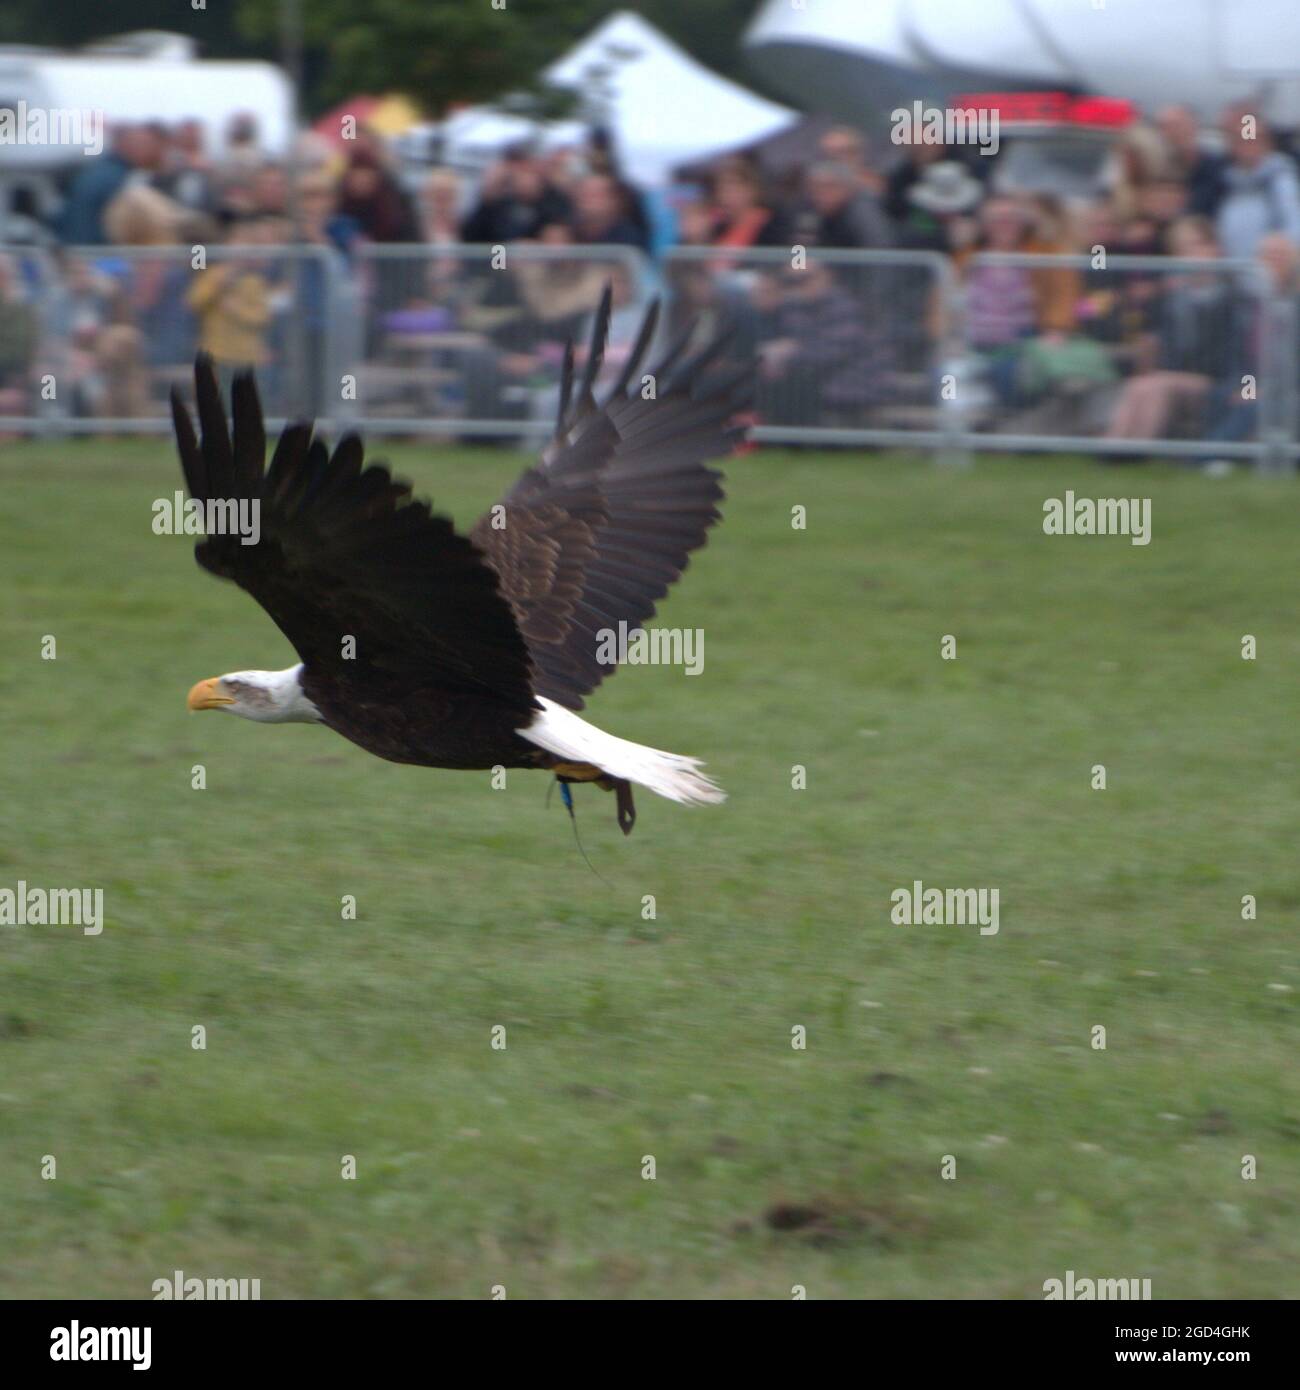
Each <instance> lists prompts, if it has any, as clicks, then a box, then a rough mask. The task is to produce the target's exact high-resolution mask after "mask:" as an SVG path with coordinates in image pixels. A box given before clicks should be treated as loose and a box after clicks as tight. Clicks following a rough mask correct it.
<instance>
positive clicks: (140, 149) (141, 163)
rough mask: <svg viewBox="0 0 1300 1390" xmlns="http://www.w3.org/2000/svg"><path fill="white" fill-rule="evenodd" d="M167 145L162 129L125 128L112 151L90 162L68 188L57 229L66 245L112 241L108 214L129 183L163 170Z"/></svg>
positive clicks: (142, 126)
mask: <svg viewBox="0 0 1300 1390" xmlns="http://www.w3.org/2000/svg"><path fill="white" fill-rule="evenodd" d="M162 154H163V142H162V140H161V138H160V136H159V133H158V128H157V127H156V126H150V125H129V126H121V127H119V129H118V130H117V132H116V134H115V135H114V137H113V140H112V144H111V146H110V148H109V149H108V151H107V152H106V153H104V154H102V155H100V156H99V157H98V158H97V159H92V160H88V161H87V162H86V164H85V166H84V167H83V168H82V169H81V170H80V171H79V172H78V173H77V175H76V177H75V178H74V179H73V181H72V186H71V187H70V188H69V189H68V195H67V197H66V199H65V200H64V204H63V208H62V210H61V211H60V213H59V217H58V221H57V225H56V230H57V232H58V236H59V240H60V241H61V242H63V244H64V245H65V246H102V245H103V244H104V242H105V241H106V240H107V239H108V238H107V234H106V233H105V230H104V222H103V218H104V213H105V211H106V210H107V208H108V205H109V204H110V203H111V202H112V201H113V199H114V198H116V197H117V196H118V194H119V193H120V192H121V191H122V190H123V188H125V187H126V185H127V183H128V181H130V180H136V181H143V182H148V180H149V179H150V178H151V177H152V176H153V174H154V173H156V172H157V171H158V169H159V167H160V164H161V161H162Z"/></svg>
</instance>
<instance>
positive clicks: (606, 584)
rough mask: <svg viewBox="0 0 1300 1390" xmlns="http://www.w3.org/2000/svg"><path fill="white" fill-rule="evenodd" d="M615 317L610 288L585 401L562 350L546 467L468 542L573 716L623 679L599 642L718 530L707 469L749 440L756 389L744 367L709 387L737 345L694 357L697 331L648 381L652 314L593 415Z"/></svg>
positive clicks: (715, 486) (517, 488)
mask: <svg viewBox="0 0 1300 1390" xmlns="http://www.w3.org/2000/svg"><path fill="white" fill-rule="evenodd" d="M609 315H610V294H609V291H608V290H606V291H605V295H604V297H603V298H602V300H601V304H600V309H599V310H598V311H597V314H596V319H595V326H594V328H593V331H592V340H591V348H590V351H589V353H588V355H587V361H586V363H585V365H584V370H583V375H582V379H581V381H580V382H578V384H577V389H576V390H575V389H574V371H573V355H572V350H570V351H569V352H568V353H566V356H565V364H564V379H563V385H562V390H561V399H560V410H559V418H558V420H557V423H556V429H555V435H554V438H553V439H552V440H551V442H550V443H549V444H548V446H547V448H546V449H545V450H544V451H543V454H542V459H541V462H540V463H539V464H538V465H537V466H536V467H534V468H530V469H529V470H528V471H527V472H526V473H525V474H524V475H523V476H522V477H521V478H520V479H519V481H518V482H517V483H516V484H515V485H514V487H513V488H512V489H511V490H510V492H508V493H507V494H506V496H505V497H504V498H503V499H502V501H501V502H500V503H499V504H498V505H497V506H496V507H494V508H492V509H491V510H490V511H489V512H487V514H486V515H484V516H483V517H482V518H481V519H480V520H479V521H478V523H477V524H476V525H475V527H474V529H473V531H472V532H471V533H470V534H471V535H472V537H473V539H474V541H475V543H476V544H477V545H479V546H480V547H481V548H482V550H483V551H484V553H485V554H486V555H487V556H488V558H489V559H490V560H491V562H492V565H493V567H494V568H495V569H496V571H497V573H498V574H499V575H500V576H501V586H502V589H503V591H504V593H505V595H506V597H507V598H508V599H509V600H510V603H511V604H512V606H513V608H514V611H515V615H516V617H517V619H518V622H519V626H520V628H521V630H522V632H523V635H524V638H525V640H526V641H527V643H528V650H529V652H530V653H531V655H532V658H533V665H534V668H535V669H534V677H533V687H534V690H535V691H536V693H537V694H539V695H545V696H547V697H548V698H550V699H552V700H555V701H557V702H558V703H559V704H562V705H565V706H566V707H567V708H569V709H574V710H578V709H582V707H583V699H582V697H583V696H584V695H585V694H587V693H589V692H590V691H591V690H593V689H595V687H596V686H597V685H598V684H599V683H600V681H601V680H602V679H603V678H604V677H605V676H606V675H608V674H609V673H610V671H612V670H613V669H615V668H614V667H613V666H611V665H609V664H603V663H602V662H601V661H600V659H599V657H600V655H601V651H602V646H605V645H606V644H603V643H602V641H601V637H600V634H601V632H602V631H604V630H608V631H613V632H617V631H618V626H619V623H620V622H622V623H626V624H627V628H628V630H629V631H633V630H635V629H636V628H638V627H640V626H641V625H642V624H643V623H644V622H645V621H646V620H647V619H648V618H649V617H651V615H652V614H653V613H654V611H655V604H656V603H657V602H658V600H659V599H661V598H662V597H663V596H664V594H665V593H667V591H668V586H669V585H670V584H671V583H672V582H673V581H674V580H675V579H676V578H677V577H678V576H679V575H680V574H681V572H682V571H683V570H684V569H685V568H686V565H687V563H688V558H689V556H690V553H691V551H693V550H695V549H697V548H698V547H699V546H701V545H703V544H704V541H705V538H706V533H707V532H708V529H709V527H710V526H712V525H713V523H714V522H715V521H717V520H718V518H719V515H720V514H719V512H718V508H717V504H718V502H719V501H720V500H721V498H722V495H723V494H722V486H721V482H720V478H721V474H719V473H718V472H717V471H716V470H715V469H712V468H708V467H706V466H705V463H704V460H706V459H711V458H717V457H719V456H722V455H725V454H728V453H730V452H731V451H732V449H733V448H734V447H735V445H736V443H737V442H738V441H739V439H740V438H741V437H742V436H743V434H744V427H743V426H742V425H738V424H737V423H736V417H737V415H738V413H739V412H740V411H742V410H743V409H744V408H745V406H746V404H747V403H748V400H749V397H750V392H751V390H752V383H753V378H754V371H753V365H752V364H751V363H749V362H745V363H743V364H742V365H741V366H740V367H739V368H738V369H735V370H732V371H730V372H728V373H725V374H719V373H717V372H714V373H713V378H714V379H712V380H709V379H708V375H707V374H708V372H709V369H710V368H711V367H712V366H713V364H714V363H715V362H716V360H717V358H718V357H719V356H720V355H721V353H722V350H723V348H724V347H725V346H726V343H727V339H726V338H725V337H724V338H719V339H717V340H716V341H715V342H713V343H712V344H710V345H709V346H708V347H707V348H705V350H704V351H703V352H701V353H699V354H697V355H696V356H694V357H692V358H684V357H683V352H684V349H685V346H686V343H687V341H688V339H689V333H687V334H684V335H682V336H681V337H680V338H679V339H678V340H677V342H676V343H674V344H673V346H672V347H671V348H670V349H669V351H668V352H667V354H666V355H665V356H664V357H663V359H662V360H661V361H660V362H658V363H657V364H656V365H655V366H654V367H652V368H650V369H649V371H648V373H646V375H645V376H643V375H642V368H641V363H642V360H643V358H644V357H645V353H646V350H647V349H648V347H649V345H650V341H651V339H652V337H653V336H654V331H655V325H656V322H657V317H658V305H657V303H656V304H654V305H652V306H651V308H650V311H649V312H648V313H647V315H646V317H645V321H644V322H643V324H642V326H641V331H640V333H639V334H638V335H637V340H636V344H635V346H634V347H633V349H632V352H631V355H630V356H629V358H628V360H627V362H626V365H625V366H624V368H623V371H622V373H621V374H620V376H619V379H618V381H617V382H616V384H615V385H614V387H613V388H612V389H611V390H610V392H609V394H608V396H607V397H606V398H605V400H604V401H603V402H602V403H601V404H600V405H597V403H596V401H595V398H594V396H593V394H592V387H593V386H594V384H595V381H596V377H597V375H598V374H599V372H600V367H601V363H602V360H603V357H604V351H605V341H606V337H607V335H608V332H609ZM606 650H608V647H607V646H606Z"/></svg>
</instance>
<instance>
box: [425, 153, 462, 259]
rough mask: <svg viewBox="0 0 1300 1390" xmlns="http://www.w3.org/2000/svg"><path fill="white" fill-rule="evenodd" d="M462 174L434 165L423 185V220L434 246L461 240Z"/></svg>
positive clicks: (426, 236) (427, 237)
mask: <svg viewBox="0 0 1300 1390" xmlns="http://www.w3.org/2000/svg"><path fill="white" fill-rule="evenodd" d="M460 221H461V219H460V175H459V174H458V173H457V172H456V171H455V170H454V169H443V168H439V169H431V170H430V171H429V173H428V175H427V176H426V178H425V180H424V183H423V185H422V187H421V188H420V224H421V233H422V236H423V239H424V241H425V242H426V243H427V244H428V245H431V246H457V245H459V244H460V239H461V237H460Z"/></svg>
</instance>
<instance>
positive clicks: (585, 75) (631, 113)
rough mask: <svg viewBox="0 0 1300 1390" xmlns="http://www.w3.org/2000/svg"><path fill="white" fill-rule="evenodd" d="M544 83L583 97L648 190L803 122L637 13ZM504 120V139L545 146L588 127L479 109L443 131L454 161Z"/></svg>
mask: <svg viewBox="0 0 1300 1390" xmlns="http://www.w3.org/2000/svg"><path fill="white" fill-rule="evenodd" d="M542 79H543V81H545V82H546V83H548V84H549V85H551V86H555V87H567V88H570V89H572V90H574V91H576V92H578V93H579V95H580V97H581V98H582V105H581V107H580V110H579V114H580V115H582V116H583V117H584V118H585V119H586V120H589V121H591V120H595V121H599V122H600V123H601V124H602V125H603V126H604V127H605V128H607V129H608V130H609V131H610V133H611V134H612V136H613V138H614V143H615V148H616V150H617V152H618V156H619V159H620V161H621V162H622V165H623V167H624V169H625V170H626V172H627V173H628V175H629V176H630V177H631V178H632V179H633V180H634V181H636V182H637V183H640V184H643V185H646V186H657V185H662V184H664V183H667V182H668V181H669V178H670V176H671V173H672V170H673V169H674V168H675V167H677V166H678V165H682V164H689V163H693V162H695V161H698V160H701V159H708V158H709V157H710V156H712V155H715V154H722V153H724V152H725V151H727V150H732V149H738V148H740V147H742V146H745V145H749V144H752V143H753V142H754V141H756V140H762V139H764V138H765V137H766V136H769V135H772V134H774V133H775V132H776V131H778V130H783V129H785V128H786V127H787V126H789V125H791V124H793V123H794V122H795V121H796V120H797V119H798V114H797V113H796V112H794V111H791V110H789V109H788V108H787V107H784V106H778V105H776V103H775V102H771V101H766V100H764V99H763V98H762V97H759V96H755V95H754V94H753V93H752V92H749V91H746V90H745V88H744V87H741V86H738V85H737V84H736V83H734V82H731V81H728V79H727V78H725V77H719V76H718V74H717V73H715V72H711V71H710V70H709V69H708V68H706V67H704V66H702V65H701V64H700V63H697V62H696V61H695V59H694V58H692V57H691V56H690V55H689V54H688V53H686V52H684V51H683V50H682V49H680V48H678V46H677V45H676V44H675V43H673V42H672V40H671V39H668V38H666V37H665V36H664V35H663V34H661V33H660V32H659V31H658V30H657V29H656V28H655V27H654V25H652V24H648V23H647V22H646V21H645V20H644V19H642V18H641V17H640V16H639V15H635V14H632V13H631V12H630V11H628V10H620V11H619V12H618V13H617V14H613V15H611V16H610V17H609V18H608V19H607V20H605V22H604V23H603V24H601V25H600V26H599V27H598V28H596V29H595V30H593V31H592V33H590V34H589V35H588V36H587V37H586V38H585V39H583V40H582V41H581V42H580V43H579V44H577V45H576V47H574V48H573V49H572V50H571V51H570V52H569V53H567V54H565V56H564V57H563V58H560V59H559V60H558V61H556V62H554V63H552V64H551V66H550V67H548V68H547V69H546V70H545V71H544V72H543V74H542ZM494 125H495V127H496V130H499V131H500V132H501V133H502V135H503V137H504V138H503V139H502V141H501V144H502V145H505V144H508V143H509V142H510V140H512V139H519V138H521V136H526V135H530V134H531V135H540V136H541V139H542V142H543V143H545V144H557V143H567V142H568V141H569V140H571V139H573V138H574V136H575V134H576V132H577V130H578V127H576V126H574V125H573V123H572V122H568V121H562V122H556V123H555V124H554V125H551V126H543V127H540V128H539V127H538V126H537V125H536V124H534V123H531V122H526V121H521V120H520V119H519V118H517V117H513V116H505V115H504V114H502V113H497V112H495V111H494V109H493V108H492V107H471V108H469V110H467V111H461V112H459V113H457V114H456V115H455V116H453V117H452V118H451V119H450V120H449V121H448V122H447V123H446V124H445V125H444V127H443V134H444V137H445V139H446V140H447V147H448V156H449V158H450V159H451V162H453V163H459V162H461V160H460V158H459V155H458V144H459V142H460V140H461V137H462V134H463V135H465V136H470V132H471V131H472V132H473V134H472V136H471V137H470V138H471V140H472V143H473V144H474V145H475V146H477V147H478V149H482V148H483V144H484V138H485V136H487V135H488V133H489V132H490V131H492V130H493V127H494Z"/></svg>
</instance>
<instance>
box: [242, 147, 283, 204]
mask: <svg viewBox="0 0 1300 1390" xmlns="http://www.w3.org/2000/svg"><path fill="white" fill-rule="evenodd" d="M248 189H249V196H250V197H251V199H252V203H253V211H254V212H255V213H256V214H257V215H258V216H260V217H285V216H287V214H288V211H289V176H288V174H287V173H286V172H285V168H284V165H283V164H277V163H276V162H275V161H274V160H270V159H268V160H267V161H266V162H265V163H263V164H260V165H259V166H258V167H257V168H256V169H255V170H254V171H253V176H252V178H251V179H250V180H249V185H248Z"/></svg>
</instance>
